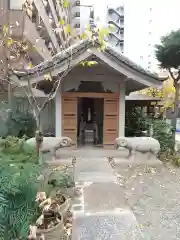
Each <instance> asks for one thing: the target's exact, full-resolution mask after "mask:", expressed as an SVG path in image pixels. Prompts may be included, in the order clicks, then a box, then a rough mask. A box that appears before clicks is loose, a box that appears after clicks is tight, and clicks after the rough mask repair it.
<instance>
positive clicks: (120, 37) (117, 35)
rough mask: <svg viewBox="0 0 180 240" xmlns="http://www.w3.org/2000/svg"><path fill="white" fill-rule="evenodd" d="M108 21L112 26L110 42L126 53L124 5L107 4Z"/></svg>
mask: <svg viewBox="0 0 180 240" xmlns="http://www.w3.org/2000/svg"><path fill="white" fill-rule="evenodd" d="M106 21H107V23H108V24H109V25H110V26H111V28H110V33H109V38H108V42H109V43H110V44H111V45H112V46H114V47H117V48H118V50H120V51H121V52H122V53H124V6H123V5H122V6H118V7H117V6H110V5H108V6H107V20H106Z"/></svg>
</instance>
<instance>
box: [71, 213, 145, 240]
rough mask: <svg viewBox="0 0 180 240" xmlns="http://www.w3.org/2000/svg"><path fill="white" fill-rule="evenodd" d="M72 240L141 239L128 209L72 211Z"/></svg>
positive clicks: (141, 236)
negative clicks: (87, 211) (93, 211)
mask: <svg viewBox="0 0 180 240" xmlns="http://www.w3.org/2000/svg"><path fill="white" fill-rule="evenodd" d="M72 232H73V234H72V240H111V239H112V240H120V239H121V240H143V239H145V238H144V236H143V233H142V230H141V228H140V226H139V225H138V222H137V220H136V218H135V216H134V214H133V213H132V212H131V211H130V210H122V211H114V212H113V211H109V212H96V213H78V212H77V213H74V220H73V229H72Z"/></svg>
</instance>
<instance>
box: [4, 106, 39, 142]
mask: <svg viewBox="0 0 180 240" xmlns="http://www.w3.org/2000/svg"><path fill="white" fill-rule="evenodd" d="M6 129H7V131H6V133H5V135H4V137H7V136H9V135H11V136H15V137H19V138H21V137H23V136H27V137H34V135H35V131H36V121H35V119H34V117H33V115H32V114H31V113H30V112H28V111H27V112H22V111H19V110H18V109H15V110H13V109H12V110H10V111H8V116H7V120H6Z"/></svg>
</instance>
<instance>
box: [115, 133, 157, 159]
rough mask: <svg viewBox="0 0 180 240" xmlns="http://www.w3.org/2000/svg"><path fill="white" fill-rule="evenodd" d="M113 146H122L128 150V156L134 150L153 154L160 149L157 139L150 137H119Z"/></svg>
mask: <svg viewBox="0 0 180 240" xmlns="http://www.w3.org/2000/svg"><path fill="white" fill-rule="evenodd" d="M114 147H115V148H116V149H118V148H119V147H123V148H126V149H128V150H129V156H128V157H130V156H132V154H133V153H135V152H141V153H151V154H153V155H155V156H157V154H158V153H159V151H160V144H159V141H158V140H156V139H155V138H151V137H119V138H116V140H115V142H114Z"/></svg>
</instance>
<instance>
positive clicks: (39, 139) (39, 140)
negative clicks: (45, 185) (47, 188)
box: [33, 109, 43, 164]
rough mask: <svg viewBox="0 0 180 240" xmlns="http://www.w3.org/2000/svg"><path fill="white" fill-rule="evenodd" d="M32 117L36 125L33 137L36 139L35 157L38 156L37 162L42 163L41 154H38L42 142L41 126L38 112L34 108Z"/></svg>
mask: <svg viewBox="0 0 180 240" xmlns="http://www.w3.org/2000/svg"><path fill="white" fill-rule="evenodd" d="M33 112H34V117H35V119H36V125H37V130H36V134H35V139H36V152H37V157H38V158H39V164H42V156H41V155H40V152H41V151H40V149H41V146H42V142H43V133H42V126H41V121H40V112H39V111H37V110H35V109H34V111H33Z"/></svg>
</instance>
